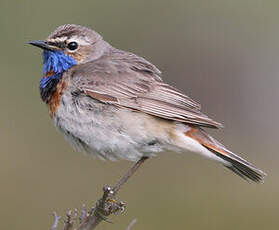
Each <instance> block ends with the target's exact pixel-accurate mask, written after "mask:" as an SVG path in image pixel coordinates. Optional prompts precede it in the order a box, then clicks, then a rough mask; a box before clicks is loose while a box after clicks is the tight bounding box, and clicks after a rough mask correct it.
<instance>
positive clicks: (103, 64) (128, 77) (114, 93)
mask: <svg viewBox="0 0 279 230" xmlns="http://www.w3.org/2000/svg"><path fill="white" fill-rule="evenodd" d="M136 57H137V56H136ZM133 58H135V55H134V56H133ZM131 60H133V59H131V57H130V56H129V58H127V59H123V57H122V58H115V59H113V58H111V57H109V58H108V57H107V58H103V59H100V60H98V61H94V62H89V63H86V64H83V65H78V66H75V67H74V68H73V69H72V71H71V73H70V77H71V82H72V84H73V85H74V86H75V88H77V89H78V90H80V91H82V92H84V93H86V94H87V95H89V96H91V97H92V98H94V99H97V100H99V101H101V102H104V103H109V104H113V105H116V106H119V107H125V108H130V109H133V110H136V111H141V112H144V113H147V114H151V115H154V116H157V117H161V118H164V119H169V120H174V121H180V122H185V123H189V124H194V125H199V126H204V127H211V128H220V127H222V125H221V124H220V123H218V122H216V121H213V120H212V119H210V118H209V117H207V116H206V115H204V114H203V113H202V112H201V111H200V109H201V106H200V105H199V104H198V103H197V102H195V101H193V100H192V99H191V98H189V97H188V96H186V95H185V94H183V93H182V92H181V91H179V90H177V89H176V88H174V87H172V86H170V85H168V84H166V83H164V82H162V80H161V78H160V72H159V70H157V69H156V67H154V66H153V65H152V64H150V63H149V62H147V61H145V60H144V59H142V58H139V57H137V59H136V60H137V61H135V60H133V62H132V63H131ZM143 67H144V68H143Z"/></svg>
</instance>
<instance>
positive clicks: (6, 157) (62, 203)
mask: <svg viewBox="0 0 279 230" xmlns="http://www.w3.org/2000/svg"><path fill="white" fill-rule="evenodd" d="M278 11H279V3H278V1H275V0H270V1H264V0H234V1H231V0H219V1H218V0H210V1H202V0H171V1H170V0H154V1H152V0H98V1H97V0H82V1H74V0H62V1H54V0H48V1H41V0H24V1H7V0H6V1H5V0H1V2H0V41H1V43H0V44H1V47H0V63H1V64H0V65H1V72H0V75H1V76H0V78H1V83H0V105H1V107H0V108H1V112H0V143H1V148H0V186H1V187H0V204H1V207H0V219H1V222H0V228H1V229H13V230H14V229H15V230H17V229H48V228H49V227H50V226H51V224H52V222H53V219H52V215H51V213H52V211H53V210H56V211H57V212H58V214H65V212H66V210H67V209H71V208H80V206H81V204H82V203H86V204H88V205H93V201H95V200H96V199H97V198H99V197H100V195H101V188H102V186H103V185H104V184H114V183H116V182H117V180H118V179H119V177H120V176H121V175H122V174H124V172H125V171H126V170H127V169H128V168H129V167H130V166H131V163H130V162H125V161H122V162H104V161H100V160H94V159H92V158H91V157H86V156H84V155H83V154H78V153H76V152H74V151H73V150H72V149H71V147H70V146H69V145H68V144H67V143H66V142H65V141H64V138H63V137H62V135H60V134H59V133H58V132H57V131H56V130H55V128H54V126H53V124H52V121H51V119H50V118H49V116H48V111H47V108H46V106H45V105H44V104H43V103H42V102H41V100H40V98H39V92H38V82H39V79H40V77H41V75H42V64H41V54H40V51H39V50H38V49H35V48H33V47H31V46H29V45H27V44H26V43H27V42H28V40H32V39H44V38H45V37H46V36H47V35H48V34H49V33H50V32H51V31H52V30H54V29H55V28H56V27H57V26H59V25H61V24H65V23H76V24H82V25H86V26H89V27H91V28H93V29H95V30H96V31H98V32H99V33H101V34H102V35H103V37H104V38H105V39H106V40H107V41H109V42H110V43H111V44H113V45H114V46H116V47H117V48H120V49H124V50H128V51H132V52H135V53H136V54H139V55H141V56H143V57H145V58H146V59H148V60H150V61H152V62H153V63H154V64H155V65H157V66H158V68H160V69H161V70H162V71H163V73H164V75H163V77H164V80H165V81H166V82H168V83H170V84H173V85H174V86H176V87H177V88H179V89H181V90H183V91H184V92H185V93H186V94H188V95H189V96H191V97H192V98H194V99H195V100H197V101H199V102H200V103H201V104H202V105H203V111H204V112H205V113H206V114H208V115H209V116H211V117H212V118H214V119H215V120H217V121H220V122H222V123H223V124H224V125H225V127H226V128H225V129H222V130H217V131H215V130H212V131H210V132H211V133H212V134H213V135H214V136H215V137H216V138H219V140H220V141H222V142H223V143H224V144H225V145H226V146H227V147H229V148H230V149H231V150H233V151H234V152H236V153H240V154H241V156H243V157H245V158H248V159H249V160H250V161H251V162H253V163H254V164H256V165H257V166H259V167H261V168H262V169H263V170H265V171H266V172H267V173H268V177H267V178H266V181H265V184H263V185H256V184H249V183H246V182H245V181H243V180H242V179H241V178H239V177H237V176H235V175H233V174H232V173H230V172H229V171H228V170H225V169H223V168H222V167H221V166H218V165H216V164H215V163H212V162H210V161H207V160H204V159H202V158H200V157H198V156H195V155H194V154H191V153H185V154H171V153H165V154H162V155H160V156H159V157H157V158H154V159H152V160H150V161H148V162H147V163H146V164H145V165H144V166H143V167H142V168H141V169H140V171H139V172H138V173H137V174H136V175H135V176H134V177H133V179H132V180H131V181H129V183H127V184H126V185H125V186H124V187H123V189H122V190H121V192H120V194H119V197H120V198H121V199H122V200H123V201H126V202H127V203H128V206H127V211H126V212H125V214H124V215H123V216H116V217H112V221H113V222H114V224H113V225H111V224H108V223H103V224H102V225H100V226H99V229H105V230H109V229H123V230H124V229H125V228H126V226H127V225H128V223H129V222H130V221H131V220H132V219H133V218H137V219H138V222H137V223H136V225H135V226H134V228H133V229H135V230H140V229H141V230H143V229H145V230H148V229H160V230H161V229H162V230H163V229H194V230H203V229H204V230H211V229H212V230H224V229H226V230H248V229H253V230H257V229H259V230H262V229H268V230H276V229H278V205H279V198H278V194H279V182H278V179H279V174H278V172H279V170H278V163H279V161H278V160H279V156H278V149H277V148H278V144H279V138H278V117H279V107H278V99H279V89H278V87H279V77H278V75H279V23H278V21H279V14H278Z"/></svg>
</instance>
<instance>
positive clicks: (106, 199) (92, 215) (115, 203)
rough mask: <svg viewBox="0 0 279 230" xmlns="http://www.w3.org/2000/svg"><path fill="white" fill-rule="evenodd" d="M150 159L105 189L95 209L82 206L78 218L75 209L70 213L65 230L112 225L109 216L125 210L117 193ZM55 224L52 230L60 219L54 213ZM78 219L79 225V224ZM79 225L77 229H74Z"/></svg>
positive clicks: (131, 224) (130, 226)
mask: <svg viewBox="0 0 279 230" xmlns="http://www.w3.org/2000/svg"><path fill="white" fill-rule="evenodd" d="M146 159H148V158H147V157H142V158H141V159H140V160H139V161H137V162H136V163H135V164H134V166H133V167H132V168H131V169H130V170H129V171H128V172H127V173H126V174H125V175H124V176H123V177H122V178H121V179H120V181H119V182H118V183H117V184H116V185H115V186H114V187H113V188H112V187H110V186H106V187H104V188H103V196H102V197H101V199H99V200H98V201H97V202H96V205H95V207H93V208H91V209H89V211H87V210H86V207H85V205H83V206H82V208H81V211H80V216H79V218H78V211H77V210H76V209H75V211H74V213H72V211H69V212H68V213H67V214H66V219H65V221H64V226H63V230H93V229H95V228H96V226H97V225H98V224H100V223H101V222H102V221H106V222H108V223H111V222H110V221H109V219H108V216H110V215H111V214H121V213H123V212H124V210H125V207H126V205H125V203H124V202H122V201H119V200H118V199H116V197H115V196H116V193H117V192H118V191H119V189H120V187H121V186H122V185H123V184H125V183H126V182H127V180H128V179H129V178H130V177H131V176H132V175H133V174H134V173H135V172H136V170H137V169H138V168H139V167H140V165H141V164H142V163H143V162H144V161H145V160H146ZM54 219H55V220H54V224H53V226H52V227H51V230H57V229H58V224H59V220H60V217H59V216H57V214H56V213H55V212H54ZM77 219H79V223H78V224H77ZM135 222H136V220H133V221H132V222H131V223H130V224H129V226H128V228H127V230H130V229H131V228H132V226H133V225H134V224H135ZM75 225H77V228H75V229H73V228H74V226H75Z"/></svg>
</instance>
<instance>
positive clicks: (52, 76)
mask: <svg viewBox="0 0 279 230" xmlns="http://www.w3.org/2000/svg"><path fill="white" fill-rule="evenodd" d="M43 63H44V67H43V74H44V76H43V77H42V78H41V80H40V94H41V98H42V100H43V101H44V102H46V103H48V102H49V100H50V98H51V96H52V94H53V93H54V92H55V90H56V86H57V84H58V83H59V81H60V80H61V78H62V74H63V73H64V72H65V71H67V70H68V69H70V68H71V67H73V66H74V65H76V64H77V62H76V61H75V59H74V58H72V57H70V56H67V55H65V54H64V53H63V52H62V51H58V50H57V51H48V50H45V51H44V52H43Z"/></svg>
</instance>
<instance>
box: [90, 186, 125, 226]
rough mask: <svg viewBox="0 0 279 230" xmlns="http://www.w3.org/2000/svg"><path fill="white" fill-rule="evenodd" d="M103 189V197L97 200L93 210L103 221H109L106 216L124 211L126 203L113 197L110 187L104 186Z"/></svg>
mask: <svg viewBox="0 0 279 230" xmlns="http://www.w3.org/2000/svg"><path fill="white" fill-rule="evenodd" d="M103 191H104V194H103V197H102V198H101V199H100V200H99V201H98V202H97V204H96V207H95V209H94V212H95V215H98V216H99V217H100V218H102V219H103V220H104V221H106V222H110V221H109V220H108V218H107V216H109V215H111V214H122V213H123V212H124V211H125V208H126V204H125V203H124V202H122V201H119V200H118V199H116V198H115V192H114V190H113V188H112V187H110V186H105V187H104V188H103Z"/></svg>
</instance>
